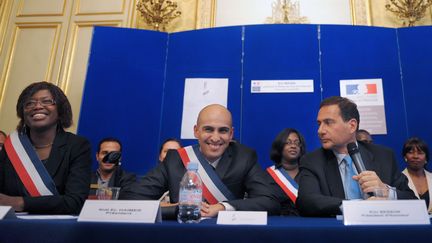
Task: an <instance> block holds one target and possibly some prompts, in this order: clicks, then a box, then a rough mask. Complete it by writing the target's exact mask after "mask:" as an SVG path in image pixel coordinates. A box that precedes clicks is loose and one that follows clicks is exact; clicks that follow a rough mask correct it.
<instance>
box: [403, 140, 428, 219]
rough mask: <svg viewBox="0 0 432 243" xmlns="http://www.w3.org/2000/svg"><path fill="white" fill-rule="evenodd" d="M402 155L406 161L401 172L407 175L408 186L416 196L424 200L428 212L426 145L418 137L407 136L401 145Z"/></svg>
mask: <svg viewBox="0 0 432 243" xmlns="http://www.w3.org/2000/svg"><path fill="white" fill-rule="evenodd" d="M402 156H403V157H404V159H405V162H406V163H407V167H406V169H405V170H404V171H403V172H402V173H404V174H405V175H406V176H407V177H408V186H409V187H410V188H411V190H413V192H414V193H415V195H416V196H417V198H419V199H423V200H425V202H426V207H427V208H428V212H429V213H432V204H431V202H430V199H431V189H432V173H430V172H429V171H427V170H426V165H427V162H428V160H429V148H428V145H427V144H426V143H425V142H424V141H423V140H421V139H420V138H417V137H413V138H409V139H408V140H407V141H406V142H405V144H404V145H403V148H402Z"/></svg>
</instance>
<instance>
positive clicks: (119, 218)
mask: <svg viewBox="0 0 432 243" xmlns="http://www.w3.org/2000/svg"><path fill="white" fill-rule="evenodd" d="M159 203H160V202H159V201H156V200H155V201H138V200H125V201H119V200H86V202H85V203H84V206H83V208H82V210H81V213H80V215H79V217H78V222H119V223H155V222H159V221H161V215H160V206H159Z"/></svg>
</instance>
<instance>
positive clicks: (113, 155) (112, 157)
mask: <svg viewBox="0 0 432 243" xmlns="http://www.w3.org/2000/svg"><path fill="white" fill-rule="evenodd" d="M120 159H121V152H118V151H111V152H109V153H107V154H106V155H105V156H104V157H103V159H102V162H103V163H107V164H115V165H120Z"/></svg>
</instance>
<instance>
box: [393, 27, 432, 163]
mask: <svg viewBox="0 0 432 243" xmlns="http://www.w3.org/2000/svg"><path fill="white" fill-rule="evenodd" d="M398 37H399V46H400V56H401V60H402V75H403V78H402V80H403V87H404V97H405V103H406V113H407V120H408V137H412V136H417V137H420V138H422V139H424V140H425V141H426V142H427V143H428V144H429V146H432V126H431V124H432V113H431V112H430V110H431V107H432V101H431V94H432V85H431V81H432V59H431V56H432V45H431V40H432V28H431V27H430V26H428V27H415V28H403V29H398ZM401 149H402V144H401V146H400V149H399V151H401ZM429 164H430V163H429Z"/></svg>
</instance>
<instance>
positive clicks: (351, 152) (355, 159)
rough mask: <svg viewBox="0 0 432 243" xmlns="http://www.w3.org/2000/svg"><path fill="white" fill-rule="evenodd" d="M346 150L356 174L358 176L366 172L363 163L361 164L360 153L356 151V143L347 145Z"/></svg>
mask: <svg viewBox="0 0 432 243" xmlns="http://www.w3.org/2000/svg"><path fill="white" fill-rule="evenodd" d="M347 149H348V153H349V155H350V156H351V158H352V160H353V162H354V165H355V167H356V169H357V172H358V173H359V174H360V173H362V172H363V171H365V170H366V168H365V166H364V163H363V159H362V157H361V155H360V151H359V150H358V147H357V144H356V143H349V144H348V145H347Z"/></svg>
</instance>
